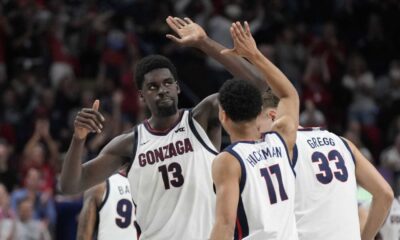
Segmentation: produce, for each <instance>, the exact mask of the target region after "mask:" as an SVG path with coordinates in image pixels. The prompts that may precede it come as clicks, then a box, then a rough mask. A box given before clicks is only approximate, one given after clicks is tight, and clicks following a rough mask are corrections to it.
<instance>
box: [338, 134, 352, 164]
mask: <svg viewBox="0 0 400 240" xmlns="http://www.w3.org/2000/svg"><path fill="white" fill-rule="evenodd" d="M339 138H340V140H342V142H343V143H344V145H345V146H346V148H347V150H349V152H350V155H351V158H352V159H353V163H354V165H356V158H355V157H354V154H353V151H351V148H350V146H349V144H348V143H347V141H346V140H344V139H343V138H342V137H339Z"/></svg>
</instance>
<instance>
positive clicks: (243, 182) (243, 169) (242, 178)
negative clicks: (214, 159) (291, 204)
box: [223, 142, 247, 193]
mask: <svg viewBox="0 0 400 240" xmlns="http://www.w3.org/2000/svg"><path fill="white" fill-rule="evenodd" d="M238 143H239V142H236V143H234V144H231V145H229V146H228V147H226V148H225V149H224V150H223V151H224V152H228V153H230V154H232V155H233V156H234V157H235V158H236V159H237V160H238V161H239V164H240V170H241V173H242V174H241V176H240V182H239V189H240V193H242V192H243V189H244V186H245V185H246V178H247V174H246V167H245V166H244V162H243V159H242V158H241V157H240V156H239V154H238V153H237V152H235V150H233V147H234V146H236V145H237V144H238Z"/></svg>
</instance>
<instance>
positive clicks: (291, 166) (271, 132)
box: [261, 131, 296, 177]
mask: <svg viewBox="0 0 400 240" xmlns="http://www.w3.org/2000/svg"><path fill="white" fill-rule="evenodd" d="M267 134H276V136H278V138H279V139H280V140H281V142H282V144H283V146H285V151H286V156H287V158H288V161H289V166H290V168H291V169H292V172H293V174H294V176H295V177H296V171H294V166H293V163H292V161H291V160H290V156H289V151H288V147H287V145H286V142H285V140H283V138H282V136H281V135H280V134H279V133H278V132H275V131H269V132H264V133H262V134H261V136H262V139H263V140H264V138H265V136H266V135H267Z"/></svg>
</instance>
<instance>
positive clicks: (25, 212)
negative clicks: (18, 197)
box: [18, 199, 33, 222]
mask: <svg viewBox="0 0 400 240" xmlns="http://www.w3.org/2000/svg"><path fill="white" fill-rule="evenodd" d="M18 216H19V219H20V220H21V222H27V221H29V220H30V219H32V216H33V204H32V201H31V200H28V199H24V200H22V201H21V202H20V204H19V206H18Z"/></svg>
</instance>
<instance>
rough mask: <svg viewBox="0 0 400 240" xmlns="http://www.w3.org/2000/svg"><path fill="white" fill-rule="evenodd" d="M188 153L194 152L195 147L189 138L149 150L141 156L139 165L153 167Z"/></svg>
mask: <svg viewBox="0 0 400 240" xmlns="http://www.w3.org/2000/svg"><path fill="white" fill-rule="evenodd" d="M188 152H193V146H192V143H191V142H190V140H189V138H185V139H183V141H181V140H179V141H176V142H174V143H169V144H167V145H165V146H163V147H159V148H158V149H153V150H149V151H147V152H146V153H141V154H139V165H140V166H141V167H144V166H146V164H150V165H153V164H154V163H157V162H160V161H161V162H162V161H164V160H166V159H169V158H172V157H176V156H178V155H183V154H185V153H188Z"/></svg>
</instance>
